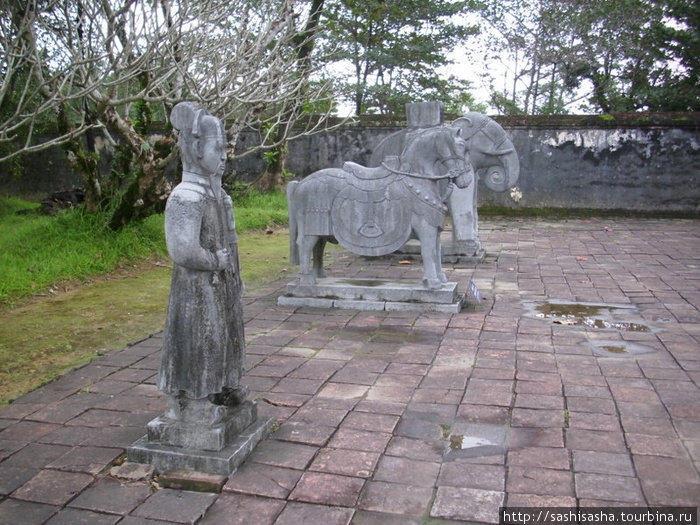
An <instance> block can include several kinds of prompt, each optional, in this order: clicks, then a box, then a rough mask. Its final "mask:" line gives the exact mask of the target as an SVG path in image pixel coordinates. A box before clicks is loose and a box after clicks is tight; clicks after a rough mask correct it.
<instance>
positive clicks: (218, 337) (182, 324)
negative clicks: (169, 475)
mask: <svg viewBox="0 0 700 525" xmlns="http://www.w3.org/2000/svg"><path fill="white" fill-rule="evenodd" d="M226 206H229V207H230V206H231V201H230V199H229V198H228V197H227V196H225V195H224V194H223V193H222V196H221V198H220V199H217V198H216V197H214V196H213V195H212V194H211V192H210V190H209V189H208V188H206V187H204V186H202V185H200V184H197V183H194V182H182V183H180V184H179V185H178V186H177V187H176V188H175V189H174V190H173V192H172V193H171V195H170V197H169V198H168V202H167V205H166V209H165V238H166V244H167V247H168V253H169V254H170V257H171V259H172V260H173V263H174V266H173V274H172V284H171V288H170V301H169V304H168V313H167V317H166V322H165V333H164V341H163V352H162V361H161V367H160V373H159V377H158V388H159V389H160V390H162V391H163V392H165V393H166V394H169V395H171V396H178V395H184V396H185V397H187V398H190V399H202V398H205V397H207V396H208V395H210V394H217V393H220V392H222V391H223V390H224V389H225V388H230V389H235V388H238V387H239V382H240V379H241V374H242V372H243V366H244V357H245V340H244V332H243V315H242V308H241V301H240V295H241V293H242V284H241V281H240V277H239V276H238V275H237V268H238V260H237V255H238V254H237V250H235V245H232V244H234V243H235V239H231V238H230V236H231V233H230V232H229V229H228V225H227V220H228V219H227V216H228V215H227V212H226V208H225V207H226ZM222 248H229V249H230V250H231V256H232V261H231V264H230V265H229V266H228V268H227V269H225V270H217V269H216V268H217V267H218V261H217V257H216V252H217V250H220V249H222ZM232 248H233V249H232Z"/></svg>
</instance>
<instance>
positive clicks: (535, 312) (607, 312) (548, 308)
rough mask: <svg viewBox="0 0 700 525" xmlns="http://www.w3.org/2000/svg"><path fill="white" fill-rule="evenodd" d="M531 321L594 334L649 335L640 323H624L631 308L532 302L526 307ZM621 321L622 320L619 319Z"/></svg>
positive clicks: (553, 301) (632, 310)
mask: <svg viewBox="0 0 700 525" xmlns="http://www.w3.org/2000/svg"><path fill="white" fill-rule="evenodd" d="M525 306H526V308H528V309H529V310H530V314H531V316H532V317H535V318H537V319H547V320H551V321H552V323H554V324H560V325H564V326H583V327H587V328H593V329H596V330H618V331H621V332H651V328H650V327H649V326H648V325H646V324H644V323H642V322H637V320H636V319H635V320H634V321H632V320H628V318H629V317H630V315H629V314H630V313H632V312H634V311H635V309H634V307H633V306H631V305H629V306H628V305H614V304H595V303H575V302H567V301H557V300H551V301H536V302H531V303H527V304H526V305H525ZM620 318H622V319H620Z"/></svg>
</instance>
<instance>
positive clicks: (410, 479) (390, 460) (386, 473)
mask: <svg viewBox="0 0 700 525" xmlns="http://www.w3.org/2000/svg"><path fill="white" fill-rule="evenodd" d="M439 472H440V464H439V463H437V462H429V461H419V460H416V459H408V458H400V457H395V456H384V457H382V459H381V461H380V462H379V465H378V466H377V471H376V472H375V474H374V477H373V478H372V479H374V480H375V481H387V482H391V483H406V484H411V485H415V486H418V487H433V486H435V481H436V480H437V477H438V474H439Z"/></svg>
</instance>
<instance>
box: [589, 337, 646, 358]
mask: <svg viewBox="0 0 700 525" xmlns="http://www.w3.org/2000/svg"><path fill="white" fill-rule="evenodd" d="M584 344H586V345H587V346H589V347H592V348H593V353H594V354H595V355H597V356H598V357H630V356H636V355H642V354H649V353H652V352H656V351H657V350H656V349H655V348H652V347H650V346H646V345H642V344H639V343H633V342H631V341H600V340H593V341H587V342H586V343H584Z"/></svg>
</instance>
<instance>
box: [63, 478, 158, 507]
mask: <svg viewBox="0 0 700 525" xmlns="http://www.w3.org/2000/svg"><path fill="white" fill-rule="evenodd" d="M150 495H151V488H150V487H149V485H148V484H147V483H146V482H143V483H130V484H123V483H119V482H118V481H116V480H113V479H110V478H103V479H100V480H98V481H97V482H96V483H95V484H94V485H93V486H91V487H88V488H87V489H85V490H84V491H83V492H82V493H81V494H79V495H78V497H77V498H75V499H74V500H73V501H71V502H70V503H69V506H70V507H76V508H80V509H88V510H94V511H97V512H110V513H113V514H122V515H125V514H128V513H129V512H131V511H132V510H133V509H134V508H136V507H137V506H138V505H139V504H141V503H142V502H143V501H145V500H146V498H148V497H149V496H150Z"/></svg>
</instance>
